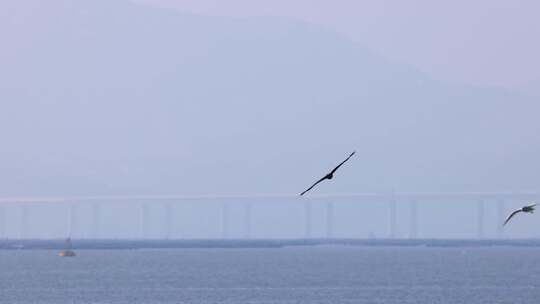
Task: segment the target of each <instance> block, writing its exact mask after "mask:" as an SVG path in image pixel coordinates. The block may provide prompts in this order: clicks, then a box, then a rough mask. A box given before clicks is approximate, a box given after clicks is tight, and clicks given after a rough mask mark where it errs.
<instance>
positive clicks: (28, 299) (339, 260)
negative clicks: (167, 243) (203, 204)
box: [0, 246, 540, 304]
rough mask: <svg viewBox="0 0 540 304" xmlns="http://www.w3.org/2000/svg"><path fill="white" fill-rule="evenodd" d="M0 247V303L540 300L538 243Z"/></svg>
mask: <svg viewBox="0 0 540 304" xmlns="http://www.w3.org/2000/svg"><path fill="white" fill-rule="evenodd" d="M57 254H58V251H57V250H0V303H231V304H232V303H415V304H423V303H426V304H428V303H429V304H433V303H468V304H474V303H489V304H493V303H512V304H516V303H540V248H538V247H475V248H468V247H451V248H444V247H354V246H350V247H349V246H305V247H302V246H300V247H286V248H254V249H238V248H236V249H215V248H214V249H137V250H77V257H74V258H62V257H59V256H58V255H57Z"/></svg>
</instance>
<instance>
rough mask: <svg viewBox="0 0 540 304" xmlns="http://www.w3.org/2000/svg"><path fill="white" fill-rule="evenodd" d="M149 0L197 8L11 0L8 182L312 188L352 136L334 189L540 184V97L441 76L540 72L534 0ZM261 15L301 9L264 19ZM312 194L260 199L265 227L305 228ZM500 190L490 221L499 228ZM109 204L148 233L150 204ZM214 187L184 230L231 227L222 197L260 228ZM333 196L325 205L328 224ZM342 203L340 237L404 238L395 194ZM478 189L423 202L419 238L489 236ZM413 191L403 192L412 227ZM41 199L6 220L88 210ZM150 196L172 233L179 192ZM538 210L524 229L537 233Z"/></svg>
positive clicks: (3, 97) (4, 73)
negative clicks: (458, 197)
mask: <svg viewBox="0 0 540 304" xmlns="http://www.w3.org/2000/svg"><path fill="white" fill-rule="evenodd" d="M137 1H148V2H151V3H154V4H159V5H167V6H174V7H177V8H178V9H180V10H183V11H185V12H186V11H187V12H192V13H195V14H182V13H178V12H176V11H175V10H171V9H163V10H162V9H155V8H154V7H151V6H148V5H134V4H133V3H131V2H129V1H128V0H118V1H112V0H101V1H98V0H93V1H79V0H54V1H53V0H47V1H45V0H25V1H4V2H3V1H0V41H1V42H2V43H3V47H2V48H0V66H1V69H0V101H1V102H0V138H1V139H2V149H0V165H1V168H2V170H0V185H1V186H0V197H13V196H23V197H27V196H55V197H56V196H62V197H65V196H102V195H105V196H107V195H167V194H170V195H190V194H193V195H201V194H202V195H212V194H214V195H216V194H217V195H219V194H261V193H271V194H283V193H285V194H294V195H296V194H298V193H299V192H301V191H302V190H304V189H305V187H307V186H309V185H311V183H312V182H313V181H314V180H315V179H316V178H319V177H320V176H321V174H324V173H326V172H327V171H326V170H329V169H331V168H332V167H333V166H335V165H336V164H337V162H338V161H341V160H342V159H343V158H344V157H345V156H346V155H348V154H349V153H350V152H351V151H353V150H357V152H358V153H357V155H356V156H355V158H354V160H352V161H351V162H350V163H348V164H347V166H344V167H343V168H342V169H340V172H339V176H338V177H336V179H335V180H334V181H333V182H331V183H323V184H321V185H319V186H318V187H317V189H316V191H317V193H346V192H381V193H385V192H386V193H388V192H390V191H391V190H396V191H399V192H417V191H418V192H439V191H442V192H453V191H458V192H464V191H474V192H483V191H493V192H510V191H515V192H520V191H534V190H536V189H538V182H537V181H538V180H540V163H539V162H538V161H537V160H538V155H539V153H540V143H539V142H538V133H539V132H540V123H539V121H538V119H537V113H539V111H540V105H539V104H538V102H537V101H538V100H537V99H535V98H534V97H531V96H525V95H522V94H519V92H515V91H512V90H504V89H500V88H478V87H474V86H470V85H456V84H449V83H448V82H446V81H440V80H450V81H455V82H462V83H472V84H481V85H486V84H492V85H501V86H510V87H512V86H515V87H518V86H521V85H523V84H525V83H526V82H529V81H535V80H537V79H538V76H537V75H538V74H535V73H538V70H540V69H539V66H538V65H539V61H538V60H536V58H535V56H536V54H538V53H540V52H539V49H538V44H539V43H538V42H537V37H538V35H537V34H538V33H536V35H535V31H536V32H537V31H538V27H536V26H535V25H536V24H538V22H536V21H534V20H533V17H535V13H536V12H537V11H538V10H534V7H533V6H534V5H535V4H534V3H533V2H528V4H527V3H525V4H524V6H523V7H521V8H517V7H514V8H508V7H505V6H504V5H503V4H504V3H505V2H501V1H498V2H497V1H490V2H489V4H490V5H489V6H488V5H487V4H488V2H475V4H474V5H472V6H471V7H467V8H465V6H466V5H465V4H466V2H464V1H458V2H457V4H453V5H450V4H445V5H446V6H445V7H436V6H433V5H431V4H429V3H428V2H425V3H421V2H419V1H414V2H408V3H409V4H408V5H404V4H402V3H401V2H397V1H396V2H395V3H390V2H384V1H382V2H381V1H378V2H375V1H373V3H360V4H359V3H357V2H353V1H334V2H332V5H329V4H326V3H322V2H313V3H309V5H308V2H307V1H303V0H302V1H296V2H294V3H293V4H290V3H288V2H285V1H281V0H276V1H271V2H270V1H268V2H267V3H262V2H258V3H255V2H253V1H251V2H247V1H246V2H245V3H244V2H243V1H240V0H232V1H227V2H226V4H222V2H215V3H212V2H209V1H198V2H195V1H193V2H186V1H177V2H174V1H172V0H168V1H167V0H161V2H158V1H157V0H156V1H151V0H137ZM223 3H225V2H223ZM328 3H329V2H328ZM453 3H455V2H453ZM507 3H510V2H507ZM511 3H514V4H515V3H518V2H516V1H513V2H511ZM483 4H484V5H483ZM536 6H538V5H536ZM200 15H226V16H228V17H225V18H220V17H206V16H200ZM257 15H258V16H260V15H268V16H270V15H271V16H285V17H286V18H246V17H249V16H257ZM231 16H232V17H231ZM240 17H241V18H240ZM296 20H301V21H303V22H297V21H296ZM326 29H330V30H326ZM336 33H338V34H336ZM339 33H341V34H339ZM351 41H355V42H356V43H352V42H351ZM366 48H367V50H366ZM387 59H390V60H387ZM402 63H405V64H408V65H410V66H412V67H415V68H416V69H414V68H413V69H411V68H410V66H407V65H403V64H402ZM535 65H536V66H535ZM418 70H420V72H419V71H418ZM421 71H423V72H427V73H428V76H426V75H425V73H422V72H421ZM430 75H431V76H433V77H429V76H430ZM306 199H309V198H306ZM298 202H300V201H298V200H294V201H292V202H290V204H285V203H287V202H283V201H281V200H280V201H277V200H276V201H271V202H268V203H264V202H263V203H261V204H257V207H256V208H254V209H253V216H254V222H255V221H256V222H257V223H259V224H260V225H258V227H257V228H256V227H254V228H253V231H254V234H255V235H257V236H259V237H283V236H291V235H293V234H294V235H295V236H302V235H303V234H302V233H303V229H304V224H303V222H302V219H303V216H304V209H303V207H302V206H303V204H298ZM494 202H495V200H490V201H489V202H486V204H489V206H487V205H486V235H487V236H493V235H494V233H495V231H496V229H498V227H500V222H501V220H500V218H498V216H496V212H495V211H496V210H495V204H493V203H494ZM100 203H102V204H103V209H102V211H101V212H102V219H101V220H100V221H102V228H100V229H102V230H101V231H102V233H103V235H107V236H115V237H116V236H118V237H128V236H129V237H133V236H139V235H140V234H139V233H140V231H139V228H140V227H139V226H138V222H140V217H141V214H140V213H142V212H141V211H140V210H139V207H140V206H139V204H140V203H141V202H135V201H134V202H132V203H135V205H132V206H133V207H132V208H131V209H129V210H124V209H123V207H118V208H117V207H115V206H112V205H111V204H109V202H107V201H104V202H100ZM196 203H197V202H193V204H182V206H180V205H178V206H177V207H178V209H175V211H174V212H175V219H174V220H175V223H177V222H178V223H179V224H178V225H177V226H175V229H176V230H175V231H176V235H177V236H183V237H216V236H219V235H220V220H222V217H221V214H220V210H221V203H230V204H231V211H230V212H231V218H230V223H231V236H236V237H238V236H241V235H242V233H243V232H242V225H243V224H242V223H243V214H244V209H243V205H240V204H237V203H238V202H232V201H231V202H227V201H225V202H224V201H219V202H216V203H212V204H211V205H207V204H205V205H204V206H202V205H201V204H198V203H197V204H196ZM254 203H255V202H254ZM277 203H284V204H282V205H278V204H277ZM325 203H327V201H320V202H317V204H314V206H313V214H314V215H313V216H314V218H313V226H314V229H315V230H314V235H319V236H320V235H322V234H323V232H324V227H325V226H324V225H325V222H324V219H325V214H324V208H325ZM335 203H336V206H335V216H336V220H335V222H336V227H335V231H336V235H339V236H349V237H357V236H361V237H366V236H368V235H371V233H373V235H377V236H382V235H388V231H387V230H388V225H387V210H388V206H387V205H386V204H384V202H383V204H380V203H379V202H367V203H365V204H364V203H362V204H359V202H356V201H347V200H339V202H338V201H336V202H335ZM474 203H475V202H470V201H468V202H467V201H459V202H452V204H439V203H437V202H430V201H422V202H420V206H419V218H420V223H419V236H422V237H435V236H447V237H470V236H471V235H474V233H475V231H476V225H475V219H476V213H475V212H463V211H462V210H465V209H467V208H470V206H471V204H474ZM460 204H461V205H460ZM522 204H523V202H522V201H507V205H506V208H507V209H506V211H510V210H511V209H513V208H517V207H519V206H522ZM408 206H409V202H408V201H400V202H399V206H398V209H399V210H398V213H399V214H400V215H399V220H398V229H397V230H398V234H399V236H406V235H407V234H408V226H409V224H408V223H409V222H408V218H407V214H409V210H408ZM23 207H24V206H22V205H12V206H11V205H10V206H9V207H8V208H6V209H5V214H4V216H5V218H7V221H8V223H7V225H6V227H7V228H6V230H5V232H6V234H5V235H8V236H20V235H22V236H34V235H38V234H40V237H50V236H54V235H62V234H65V233H66V227H67V224H66V223H67V221H66V220H65V219H66V218H67V217H66V215H67V214H68V212H69V209H68V208H66V207H69V206H67V205H66V206H64V205H62V206H60V205H58V211H55V210H53V209H52V208H53V207H52V206H48V207H46V208H43V209H42V207H41V205H32V206H30V207H29V208H28V210H27V211H25V209H24V208H23ZM92 207H93V206H89V205H88V206H87V205H85V206H82V207H81V208H80V209H78V210H77V212H75V213H76V214H78V215H77V216H76V218H77V217H78V218H77V220H76V221H75V220H74V222H76V223H77V224H74V226H75V228H74V233H73V235H74V237H80V236H88V235H89V234H90V233H91V232H92V225H91V224H90V223H91V221H92V212H93V210H92ZM184 207H185V208H184ZM47 208H48V209H47ZM472 208H476V205H474V206H473V207H472ZM150 209H151V210H150V211H149V212H148V213H149V215H148V217H149V218H150V226H152V227H150V229H149V234H148V235H149V236H155V237H157V236H161V237H162V236H163V229H162V228H163V225H161V223H162V222H163V219H164V218H165V216H164V215H165V214H167V212H168V211H167V208H165V206H162V204H161V203H159V202H158V204H157V205H156V207H152V208H150ZM47 210H49V211H50V212H49V213H48V214H49V215H51V216H46V214H47ZM467 210H469V209H467ZM44 212H45V213H44ZM52 214H54V216H52ZM374 214H376V215H377V216H374ZM285 215H287V216H285ZM1 217H2V210H1V209H0V218H1ZM25 219H26V220H25ZM55 219H56V220H55ZM201 219H202V220H201ZM381 219H382V220H381ZM25 221H27V222H28V223H32V225H31V226H32V227H29V230H28V231H27V232H28V233H27V234H26V233H24V231H25V228H24V225H23V223H24V222H25ZM53 221H54V222H55V223H56V226H55V227H56V228H51V229H42V227H49V225H50V223H51V222H53ZM265 221H266V222H265ZM456 221H457V222H460V223H466V224H463V225H460V227H455V223H456ZM535 221H536V222H535ZM0 222H2V220H1V219H0ZM533 222H535V223H536V224H535V225H536V226H538V225H540V222H538V221H537V218H535V217H523V219H522V220H520V221H519V222H517V223H516V224H515V225H512V227H511V228H509V230H508V235H509V236H510V235H511V236H517V235H522V236H533V235H534V236H536V233H537V231H540V230H538V229H530V227H532V226H530V225H532V223H533ZM381 223H382V224H381ZM21 227H23V228H21ZM123 227H126V229H125V230H120V229H123ZM235 227H236V228H235ZM154 228H155V229H154ZM488 228H489V229H488ZM53 229H54V230H55V231H53ZM317 229H318V230H317ZM1 230H2V226H0V235H2V233H1ZM317 231H318V232H317ZM190 232H193V233H192V234H190Z"/></svg>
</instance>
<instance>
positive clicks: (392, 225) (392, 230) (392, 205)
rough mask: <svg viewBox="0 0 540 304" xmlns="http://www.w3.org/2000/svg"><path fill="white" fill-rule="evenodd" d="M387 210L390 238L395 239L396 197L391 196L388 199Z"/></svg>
mask: <svg viewBox="0 0 540 304" xmlns="http://www.w3.org/2000/svg"><path fill="white" fill-rule="evenodd" d="M388 205H389V206H388V207H389V210H390V216H389V225H390V227H389V228H390V229H389V232H390V235H389V236H390V238H391V239H395V238H396V199H395V198H392V199H390V202H389V204H388Z"/></svg>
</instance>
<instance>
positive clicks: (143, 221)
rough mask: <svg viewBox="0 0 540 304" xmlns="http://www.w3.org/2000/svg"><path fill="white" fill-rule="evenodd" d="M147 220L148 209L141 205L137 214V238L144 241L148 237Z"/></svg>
mask: <svg viewBox="0 0 540 304" xmlns="http://www.w3.org/2000/svg"><path fill="white" fill-rule="evenodd" d="M148 220H149V209H148V205H147V204H145V203H142V204H141V206H140V214H139V237H140V238H141V239H145V238H146V237H148V224H149V223H148Z"/></svg>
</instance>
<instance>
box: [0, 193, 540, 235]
mask: <svg viewBox="0 0 540 304" xmlns="http://www.w3.org/2000/svg"><path fill="white" fill-rule="evenodd" d="M539 199H540V191H529V192H381V193H329V194H312V195H309V196H306V197H300V196H298V195H296V194H295V195H291V194H238V195H131V196H130V195H126V196H67V197H4V198H0V238H5V237H7V232H6V223H7V212H6V209H7V208H9V207H10V206H18V207H20V208H22V211H21V212H20V222H19V223H20V233H19V236H20V238H31V237H32V235H30V234H29V233H28V226H29V222H28V218H29V213H30V210H32V208H33V207H36V206H41V205H47V206H50V205H62V206H66V207H67V208H68V210H69V212H67V219H66V223H67V225H66V235H71V234H72V232H73V230H74V226H75V225H76V223H77V208H80V206H81V205H86V206H87V207H88V206H89V207H90V208H91V214H90V215H89V216H90V218H91V223H90V228H91V231H92V232H91V234H90V235H89V236H88V237H89V238H102V236H101V235H100V223H101V222H102V219H101V218H102V217H103V215H102V213H103V212H102V209H103V208H107V207H110V206H112V205H117V204H122V205H125V204H128V205H133V207H135V208H138V210H139V211H138V216H139V218H138V223H139V224H138V225H139V227H138V230H139V237H140V238H145V237H146V235H147V233H146V231H147V230H148V223H149V213H150V211H151V210H152V208H156V206H157V205H160V206H164V207H165V210H166V211H165V216H164V219H163V222H162V223H161V225H163V227H164V231H165V233H164V235H163V236H161V238H163V239H170V238H172V237H173V235H172V232H173V223H174V222H175V221H176V219H175V218H174V212H172V210H173V208H174V206H175V205H177V204H185V203H194V202H196V203H197V204H198V205H204V204H208V203H211V204H212V206H216V204H217V206H219V207H218V208H219V209H220V211H219V212H220V220H219V222H220V223H219V224H220V226H221V227H220V235H219V236H218V238H219V237H221V238H224V239H225V238H229V237H230V233H229V232H230V223H231V214H230V209H231V207H232V206H236V205H238V204H240V205H241V208H243V215H242V219H240V222H241V223H242V225H243V236H242V238H246V239H249V238H257V236H256V235H254V234H253V226H254V225H256V224H257V223H255V222H254V221H253V212H254V210H256V208H257V206H258V205H259V204H279V203H287V204H300V205H301V206H303V215H302V219H301V220H302V222H303V235H302V236H301V237H303V238H311V237H312V236H313V221H312V217H313V211H312V209H313V205H314V204H323V205H324V225H325V227H324V237H326V238H334V237H336V235H335V231H334V230H335V229H334V226H335V225H334V222H335V218H336V216H335V208H336V207H335V206H336V204H340V203H343V202H355V203H362V204H367V203H377V204H381V203H382V204H385V205H386V206H387V209H386V210H387V211H386V212H387V217H386V219H384V221H385V224H384V225H387V230H386V231H387V232H388V233H387V235H385V236H384V237H385V238H390V239H393V238H397V233H396V232H397V222H398V212H397V209H398V205H400V206H401V205H405V206H406V208H408V224H409V227H408V235H407V237H408V238H411V239H414V238H417V237H418V223H419V212H418V210H419V208H420V207H419V204H422V203H426V202H429V203H434V202H437V201H439V202H446V203H448V202H467V203H468V204H469V203H472V205H475V207H473V208H469V209H467V210H465V211H464V212H471V211H473V212H475V213H476V233H475V237H476V238H484V237H485V231H484V227H485V222H486V216H485V213H486V212H485V210H486V207H487V206H488V205H490V206H491V205H493V206H492V207H494V208H495V210H496V222H495V223H493V224H494V227H496V237H497V238H501V237H503V229H502V225H501V223H502V222H503V221H504V219H505V216H506V215H507V214H506V212H507V211H508V210H506V205H507V203H508V202H516V201H520V202H523V204H525V202H526V201H538V200H539ZM12 221H13V219H12ZM473 233H474V232H473ZM473 235H474V234H473Z"/></svg>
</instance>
